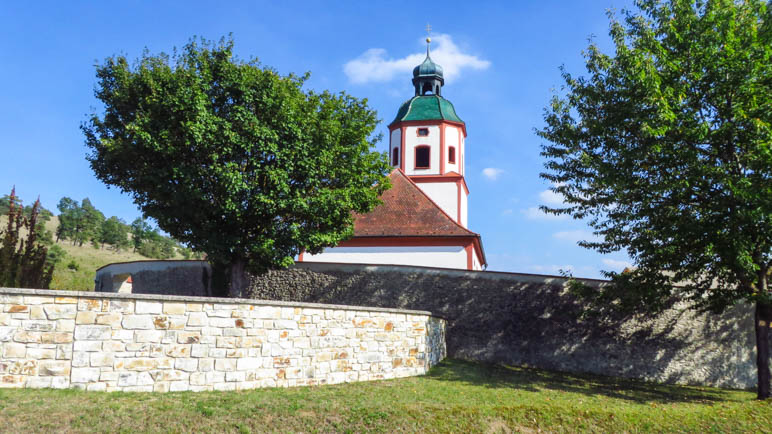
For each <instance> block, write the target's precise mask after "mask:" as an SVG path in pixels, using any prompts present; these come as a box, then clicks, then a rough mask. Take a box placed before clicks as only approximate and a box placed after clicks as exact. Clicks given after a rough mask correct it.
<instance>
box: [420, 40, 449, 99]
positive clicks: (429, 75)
mask: <svg viewBox="0 0 772 434" xmlns="http://www.w3.org/2000/svg"><path fill="white" fill-rule="evenodd" d="M431 41H432V40H431V38H426V43H427V45H426V59H424V61H423V63H421V64H420V65H418V66H416V67H415V68H413V86H414V87H415V94H416V96H418V95H427V94H431V95H440V94H441V93H442V86H443V85H444V84H445V77H444V76H443V74H442V66H440V65H438V64H436V63H434V61H433V60H432V58H431V56H430V55H429V45H428V44H429V43H431Z"/></svg>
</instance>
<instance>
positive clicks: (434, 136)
mask: <svg viewBox="0 0 772 434" xmlns="http://www.w3.org/2000/svg"><path fill="white" fill-rule="evenodd" d="M419 128H428V129H429V135H428V136H418V129H419ZM420 145H429V147H430V149H431V152H430V155H429V156H430V159H429V168H428V169H416V168H415V148H416V146H420ZM405 173H406V174H407V175H438V174H439V173H440V127H438V126H436V125H435V126H421V127H407V128H405Z"/></svg>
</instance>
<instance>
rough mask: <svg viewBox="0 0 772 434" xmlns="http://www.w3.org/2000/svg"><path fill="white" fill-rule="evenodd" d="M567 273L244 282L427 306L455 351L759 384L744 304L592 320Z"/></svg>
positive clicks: (297, 295) (349, 275)
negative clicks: (717, 311)
mask: <svg viewBox="0 0 772 434" xmlns="http://www.w3.org/2000/svg"><path fill="white" fill-rule="evenodd" d="M118 265H120V264H114V265H111V266H108V267H105V269H104V270H105V271H109V270H110V268H109V267H115V266H118ZM183 272H184V270H182V269H181V268H179V269H177V270H176V271H175V273H183ZM195 273H198V272H195ZM197 275H198V274H195V275H192V274H191V275H190V276H188V277H187V278H186V280H185V282H192V281H193V280H195V278H196V276H197ZM580 280H583V281H584V282H585V283H587V284H591V285H601V284H603V283H604V281H602V280H591V279H580ZM158 281H160V279H159V280H158ZM565 281H566V279H564V278H562V277H556V276H542V275H532V274H522V273H498V272H477V271H462V270H447V269H437V268H427V267H409V266H390V265H357V264H331V263H327V264H325V263H298V264H295V266H294V267H292V268H290V269H287V270H280V271H271V272H269V273H267V274H265V275H262V276H257V277H253V278H252V279H251V286H250V288H249V291H248V292H249V294H250V297H252V298H255V299H270V300H284V301H295V302H310V303H333V304H346V305H358V306H379V307H388V308H400V309H419V310H427V311H431V312H433V313H435V314H438V315H441V316H442V317H444V318H446V319H447V327H448V333H447V346H448V355H449V356H451V357H456V358H463V359H470V360H479V361H486V362H497V363H498V362H501V363H508V364H514V365H526V366H534V367H539V368H546V369H554V370H561V371H568V372H588V373H595V374H603V375H613V376H623V377H633V378H641V379H646V380H652V381H659V382H669V383H681V384H702V385H712V386H720V387H736V388H752V387H755V384H756V366H755V357H756V356H755V338H754V334H753V333H754V331H753V311H752V309H751V308H750V307H749V306H746V305H740V306H737V307H734V308H732V309H729V310H728V311H727V312H726V313H724V314H722V315H708V314H705V315H700V314H696V313H695V312H693V311H691V310H689V309H686V306H683V305H679V306H674V307H673V308H672V309H671V310H669V311H668V312H666V313H665V314H664V315H662V316H660V317H658V318H647V317H627V316H619V317H616V318H605V319H604V321H599V320H589V319H583V318H581V316H580V312H581V304H580V302H579V301H578V300H576V299H574V298H573V297H572V296H571V295H570V294H568V292H567V291H566V290H565V288H564V283H565ZM133 290H134V291H135V292H143V291H168V293H173V292H174V291H175V287H174V284H173V279H168V280H167V284H166V286H154V287H145V286H143V285H142V284H139V285H138V284H136V283H135V285H134V289H133ZM199 290H200V291H203V290H204V289H203V286H202V287H201V289H199Z"/></svg>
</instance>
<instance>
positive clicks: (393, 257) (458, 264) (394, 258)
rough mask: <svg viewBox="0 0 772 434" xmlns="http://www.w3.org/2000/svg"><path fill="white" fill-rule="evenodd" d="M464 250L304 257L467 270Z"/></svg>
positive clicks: (379, 250)
mask: <svg viewBox="0 0 772 434" xmlns="http://www.w3.org/2000/svg"><path fill="white" fill-rule="evenodd" d="M466 260H467V255H466V250H464V247H463V246H415V247H412V246H399V247H330V248H326V249H324V252H322V253H320V254H318V255H309V254H307V253H306V254H304V255H303V262H343V263H348V264H389V265H416V266H422V267H438V268H458V269H466V266H467V263H466Z"/></svg>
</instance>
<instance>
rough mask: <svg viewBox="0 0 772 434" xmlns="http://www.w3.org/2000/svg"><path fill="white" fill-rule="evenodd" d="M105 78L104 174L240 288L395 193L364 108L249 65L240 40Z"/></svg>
mask: <svg viewBox="0 0 772 434" xmlns="http://www.w3.org/2000/svg"><path fill="white" fill-rule="evenodd" d="M97 77H98V85H97V89H96V96H97V98H98V99H99V100H100V101H101V102H102V103H103V104H104V107H105V111H104V113H103V114H101V115H100V114H94V115H93V116H92V117H91V119H90V120H89V121H88V122H87V123H85V124H84V125H83V127H82V129H83V131H84V133H85V136H86V144H87V145H88V147H89V148H90V150H91V154H90V155H89V156H88V159H89V161H90V162H91V167H92V168H93V170H94V172H95V173H96V176H97V177H98V178H99V179H100V180H102V181H103V182H105V183H106V184H108V185H112V186H116V187H118V188H120V189H121V190H122V191H124V192H128V193H130V194H131V195H132V196H133V199H134V202H135V203H136V204H137V205H138V206H139V207H140V208H141V210H142V212H143V213H144V214H145V215H147V216H149V217H152V218H154V219H155V220H156V221H157V222H158V226H159V227H160V228H161V229H163V230H164V231H165V232H167V233H169V234H170V235H172V236H173V237H174V238H176V239H177V240H180V241H182V242H183V243H185V244H186V245H188V246H189V247H191V248H193V249H194V250H196V251H202V252H206V253H207V255H208V258H209V259H210V260H211V261H212V262H213V263H215V264H216V265H217V264H220V265H223V264H227V265H228V266H229V268H230V270H231V289H232V290H233V291H234V293H236V294H237V293H238V291H240V289H241V287H243V281H242V280H240V279H241V277H239V276H241V275H242V274H243V273H241V271H243V270H244V269H245V268H246V269H249V270H251V271H253V272H260V271H264V270H266V269H268V268H271V267H277V266H286V265H288V264H291V263H292V258H293V256H295V255H297V254H298V253H300V252H301V251H307V252H310V253H318V252H320V251H321V250H322V249H323V248H324V247H327V246H333V245H335V244H337V243H338V242H340V241H341V240H343V239H345V238H347V237H349V236H350V235H351V233H352V230H351V225H352V223H353V217H352V211H353V212H360V213H364V212H368V211H370V210H371V209H372V208H373V207H374V206H375V205H376V204H377V201H378V196H379V195H380V193H381V192H382V191H383V190H384V189H385V188H387V187H388V179H387V178H386V177H385V175H386V173H387V170H388V165H387V164H386V161H385V157H384V156H383V155H381V154H379V153H376V152H372V151H371V148H372V147H373V146H374V144H375V141H376V140H377V139H378V138H377V137H372V133H373V130H374V128H375V126H376V124H377V119H376V114H375V112H374V111H373V110H371V109H370V108H369V107H368V106H367V103H366V101H365V100H359V99H357V98H354V97H351V96H349V95H346V94H345V93H340V94H332V93H329V92H327V91H325V92H321V93H317V92H313V91H304V90H303V88H302V87H303V83H304V82H305V80H306V78H307V75H306V76H303V77H298V76H295V75H288V76H281V75H279V74H278V73H277V72H276V71H274V70H272V69H270V68H265V67H262V66H261V65H260V64H259V62H258V61H257V60H249V61H241V60H239V59H236V58H234V55H233V42H232V41H231V40H221V41H220V42H219V43H212V42H207V41H201V42H196V41H192V42H190V43H188V44H187V45H186V46H185V47H184V48H183V49H182V50H181V51H180V52H179V53H175V54H174V55H172V56H167V55H165V54H160V55H157V56H152V55H150V54H148V53H147V52H146V53H144V54H143V56H142V57H141V58H140V59H139V60H138V61H137V62H136V64H134V65H130V64H129V62H128V61H127V60H126V58H125V57H123V56H116V57H112V58H109V59H107V60H106V61H105V62H104V63H103V64H102V65H99V66H98V67H97ZM234 279H235V280H234Z"/></svg>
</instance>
